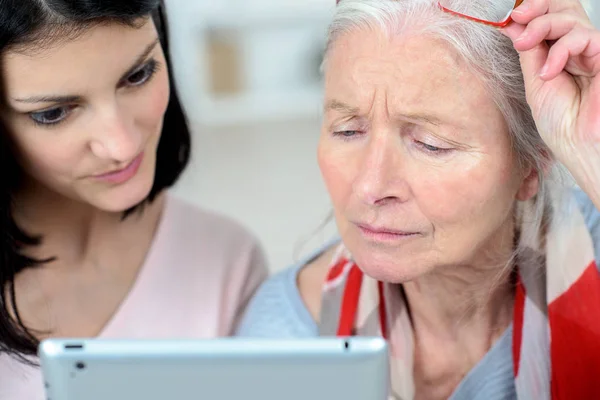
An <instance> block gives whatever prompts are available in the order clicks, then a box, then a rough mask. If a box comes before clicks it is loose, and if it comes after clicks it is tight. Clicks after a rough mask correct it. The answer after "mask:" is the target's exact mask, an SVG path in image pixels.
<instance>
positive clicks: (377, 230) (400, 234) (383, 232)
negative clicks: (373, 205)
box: [356, 224, 419, 242]
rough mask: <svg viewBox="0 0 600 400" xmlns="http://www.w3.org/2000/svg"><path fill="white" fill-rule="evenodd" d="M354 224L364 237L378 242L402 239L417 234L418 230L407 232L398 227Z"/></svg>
mask: <svg viewBox="0 0 600 400" xmlns="http://www.w3.org/2000/svg"><path fill="white" fill-rule="evenodd" d="M356 226H357V227H358V229H359V231H360V233H361V234H362V235H363V236H364V237H365V238H367V239H369V240H375V241H379V242H390V241H398V240H404V239H407V238H412V237H415V236H417V235H419V233H418V232H408V231H402V230H398V229H392V228H386V227H378V226H372V225H368V224H356Z"/></svg>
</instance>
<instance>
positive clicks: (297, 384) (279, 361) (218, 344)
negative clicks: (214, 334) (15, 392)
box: [39, 337, 389, 400]
mask: <svg viewBox="0 0 600 400" xmlns="http://www.w3.org/2000/svg"><path fill="white" fill-rule="evenodd" d="M39 356H40V360H41V366H42V372H43V374H44V379H45V384H46V392H47V398H48V399H49V400H253V399H256V400H337V399H344V400H385V399H387V394H388V387H389V384H388V382H389V363H388V353H387V345H386V342H385V341H384V340H383V339H380V338H359V337H356V338H348V339H342V338H315V339H297V340H296V339H295V340H270V339H269V340H267V339H242V338H227V339H213V340H107V339H86V340H81V339H79V340H78V339H71V340H66V339H60V340H58V339H50V340H45V341H43V342H42V343H41V345H40V347H39Z"/></svg>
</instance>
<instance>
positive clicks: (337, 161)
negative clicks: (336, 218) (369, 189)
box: [317, 136, 354, 212]
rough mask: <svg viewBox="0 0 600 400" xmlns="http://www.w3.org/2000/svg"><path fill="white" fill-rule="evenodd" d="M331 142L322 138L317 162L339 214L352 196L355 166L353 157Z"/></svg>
mask: <svg viewBox="0 0 600 400" xmlns="http://www.w3.org/2000/svg"><path fill="white" fill-rule="evenodd" d="M331 140H332V139H331V138H326V137H325V138H324V137H323V136H322V138H321V140H320V142H319V147H318V152H317V160H318V163H319V168H320V169H321V175H322V176H323V180H324V182H325V186H326V187H327V191H328V192H329V197H330V198H331V201H332V202H333V206H334V208H335V209H336V212H337V211H339V209H340V208H343V207H344V206H345V205H346V203H347V202H348V199H349V198H350V196H351V193H352V182H353V175H354V172H353V171H354V165H353V164H352V157H350V156H349V155H348V154H346V153H345V152H342V151H340V150H339V149H337V147H338V146H336V145H335V144H334V143H331Z"/></svg>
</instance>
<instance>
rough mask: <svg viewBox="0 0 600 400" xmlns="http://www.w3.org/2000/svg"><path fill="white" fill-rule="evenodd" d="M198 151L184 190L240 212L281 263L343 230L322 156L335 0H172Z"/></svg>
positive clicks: (176, 51) (179, 75)
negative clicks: (324, 77)
mask: <svg viewBox="0 0 600 400" xmlns="http://www.w3.org/2000/svg"><path fill="white" fill-rule="evenodd" d="M166 3H167V12H168V17H169V22H170V34H171V41H170V43H171V47H172V49H171V51H172V53H173V57H174V65H175V80H176V82H177V85H178V87H179V90H180V94H181V97H182V101H183V103H184V106H185V108H186V111H187V114H188V117H189V118H190V122H191V125H192V126H191V128H192V132H193V135H194V137H193V145H194V148H193V159H192V164H191V165H190V167H189V168H188V170H187V172H186V174H185V175H184V177H183V179H182V180H181V181H180V182H179V184H178V185H177V187H176V190H175V193H176V195H178V196H180V197H183V198H185V199H186V200H189V201H191V202H193V203H195V204H198V205H200V206H202V207H205V208H208V209H211V210H214V211H217V212H220V213H223V214H226V215H228V216H231V217H233V218H235V219H237V220H238V221H239V222H241V223H242V224H243V225H245V226H246V227H247V228H248V229H250V230H251V231H252V232H253V233H254V234H255V235H256V236H257V237H258V239H259V240H260V241H261V242H262V244H263V247H264V249H265V251H266V253H267V256H268V258H269V264H270V267H271V269H272V270H279V269H282V268H285V267H286V266H288V265H290V264H291V263H292V262H294V261H295V260H298V259H299V258H301V257H302V256H303V255H305V254H307V252H310V251H314V249H315V248H316V247H317V246H320V245H321V244H322V243H324V241H327V240H328V239H329V238H331V237H333V236H335V229H334V226H333V224H330V226H329V227H328V229H325V230H321V231H320V232H319V233H315V231H317V230H318V228H319V226H320V225H322V223H323V221H325V219H326V217H327V216H328V214H329V213H330V206H329V201H328V198H327V193H326V192H325V188H324V186H323V185H322V183H321V177H320V173H319V169H318V166H317V163H316V145H317V140H318V137H319V130H320V113H321V99H322V93H321V83H320V75H319V66H320V63H321V58H322V54H323V48H324V45H325V32H326V27H327V22H328V20H329V18H330V16H331V14H332V12H333V10H334V7H335V1H334V0H283V1H275V0H251V1H244V0H166Z"/></svg>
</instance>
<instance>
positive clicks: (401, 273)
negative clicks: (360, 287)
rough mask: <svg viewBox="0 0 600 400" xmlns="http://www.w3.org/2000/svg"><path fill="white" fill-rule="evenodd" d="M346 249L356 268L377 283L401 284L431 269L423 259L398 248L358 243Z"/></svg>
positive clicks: (349, 245)
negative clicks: (350, 254)
mask: <svg viewBox="0 0 600 400" xmlns="http://www.w3.org/2000/svg"><path fill="white" fill-rule="evenodd" d="M347 247H348V250H350V252H351V253H352V256H353V258H354V261H355V262H356V264H357V265H358V267H360V269H361V270H362V271H363V272H364V273H365V274H366V275H368V276H369V277H371V278H373V279H376V280H378V281H382V282H386V283H393V284H401V283H405V282H409V281H412V280H415V279H418V278H419V277H421V276H423V275H425V274H427V273H428V272H430V271H431V269H433V267H430V263H429V262H426V261H425V260H424V257H420V256H419V255H418V254H414V253H408V252H406V251H402V250H401V249H398V248H381V247H377V246H370V245H368V244H360V243H352V244H350V243H349V244H348V245H347Z"/></svg>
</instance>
